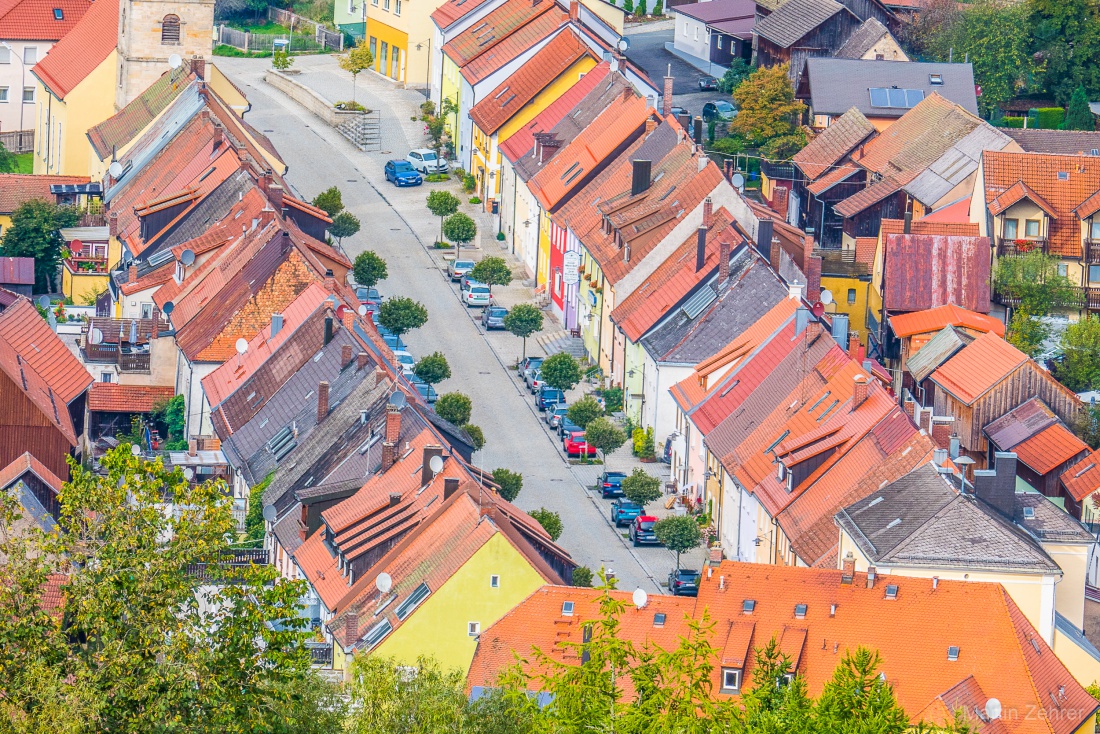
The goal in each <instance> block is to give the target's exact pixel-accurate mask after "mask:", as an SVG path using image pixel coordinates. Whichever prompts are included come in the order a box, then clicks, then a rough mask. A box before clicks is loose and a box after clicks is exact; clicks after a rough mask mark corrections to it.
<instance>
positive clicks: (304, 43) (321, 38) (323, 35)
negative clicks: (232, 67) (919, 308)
mask: <svg viewBox="0 0 1100 734" xmlns="http://www.w3.org/2000/svg"><path fill="white" fill-rule="evenodd" d="M272 10H274V8H272ZM295 17H296V18H297V17H298V16H295ZM311 22H312V21H311ZM298 31H299V29H298V27H297V23H295V28H294V32H293V33H291V34H289V35H288V34H285V33H250V32H249V31H239V30H237V29H236V28H228V27H226V26H224V25H219V26H218V43H219V44H222V45H225V46H232V47H233V48H236V49H240V50H241V51H248V52H252V53H256V52H264V51H266V52H269V53H270V52H271V51H272V50H273V47H274V45H275V41H276V40H278V41H283V42H286V44H287V49H286V50H287V51H288V52H290V53H323V52H325V51H328V50H330V49H331V50H335V51H341V50H343V47H344V36H343V34H340V33H333V32H332V31H329V30H325V29H324V28H320V27H318V29H317V31H316V32H314V31H311V30H310V29H309V28H303V29H301V31H302V32H298Z"/></svg>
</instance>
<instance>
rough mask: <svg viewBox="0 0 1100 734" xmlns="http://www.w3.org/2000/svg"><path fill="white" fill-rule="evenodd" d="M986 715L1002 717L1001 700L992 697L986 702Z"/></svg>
mask: <svg viewBox="0 0 1100 734" xmlns="http://www.w3.org/2000/svg"><path fill="white" fill-rule="evenodd" d="M985 715H986V716H988V717H989V718H990V719H991V720H992V719H999V718H1001V702H1000V701H998V700H997V699H995V698H991V699H989V700H988V701H986V702H985Z"/></svg>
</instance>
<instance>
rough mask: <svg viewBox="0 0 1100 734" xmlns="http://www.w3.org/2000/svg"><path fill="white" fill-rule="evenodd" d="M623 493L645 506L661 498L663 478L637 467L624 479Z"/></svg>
mask: <svg viewBox="0 0 1100 734" xmlns="http://www.w3.org/2000/svg"><path fill="white" fill-rule="evenodd" d="M623 494H625V495H626V498H627V499H628V500H630V501H631V502H637V503H638V504H639V505H641V506H642V507H645V506H646V505H648V504H649V503H650V502H656V501H657V500H659V499H661V480H660V479H658V478H657V477H655V476H653V475H651V474H648V473H646V471H645V470H644V469H640V468H635V469H634V471H632V472H630V476H628V477H626V478H625V479H623Z"/></svg>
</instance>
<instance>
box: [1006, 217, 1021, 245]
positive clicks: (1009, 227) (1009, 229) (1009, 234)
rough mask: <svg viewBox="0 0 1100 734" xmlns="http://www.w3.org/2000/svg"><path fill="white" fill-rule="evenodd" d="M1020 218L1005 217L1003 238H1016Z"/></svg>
mask: <svg viewBox="0 0 1100 734" xmlns="http://www.w3.org/2000/svg"><path fill="white" fill-rule="evenodd" d="M1019 226H1020V220H1018V219H1006V220H1005V223H1004V238H1005V239H1006V240H1014V239H1016V234H1017V232H1018V231H1019V229H1018V228H1019Z"/></svg>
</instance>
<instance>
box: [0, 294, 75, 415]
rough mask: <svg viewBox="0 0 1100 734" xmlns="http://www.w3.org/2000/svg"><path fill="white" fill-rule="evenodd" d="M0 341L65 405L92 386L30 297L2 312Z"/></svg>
mask: <svg viewBox="0 0 1100 734" xmlns="http://www.w3.org/2000/svg"><path fill="white" fill-rule="evenodd" d="M0 342H3V343H5V344H6V345H7V348H8V349H10V350H12V351H13V352H14V353H16V354H18V355H19V356H20V357H21V358H22V359H23V361H24V362H26V363H28V364H30V366H31V369H33V370H34V371H35V372H37V373H38V374H39V375H40V376H41V377H42V380H43V381H44V382H45V384H46V386H48V387H49V388H50V389H51V390H53V392H54V394H56V395H58V396H59V397H60V398H61V401H62V402H63V403H66V404H67V403H71V402H72V401H73V400H74V399H75V398H76V397H77V396H78V395H80V394H81V393H83V392H84V391H85V390H86V389H87V388H88V385H90V384H92V380H93V379H94V378H93V377H92V376H91V374H89V373H88V370H86V369H84V365H82V364H81V363H80V360H78V359H77V358H76V357H75V356H74V355H73V353H72V352H71V351H69V348H68V347H67V346H65V343H64V342H63V341H61V339H60V338H58V336H57V334H55V333H53V330H51V329H50V325H49V324H48V323H46V320H45V319H43V318H42V317H41V316H39V315H38V310H37V309H36V308H35V307H34V305H33V304H32V303H31V302H30V300H29V299H27V298H20V299H19V300H18V301H16V302H15V303H14V304H12V305H11V306H8V307H7V308H6V309H4V311H3V312H0ZM65 412H68V411H65Z"/></svg>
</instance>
